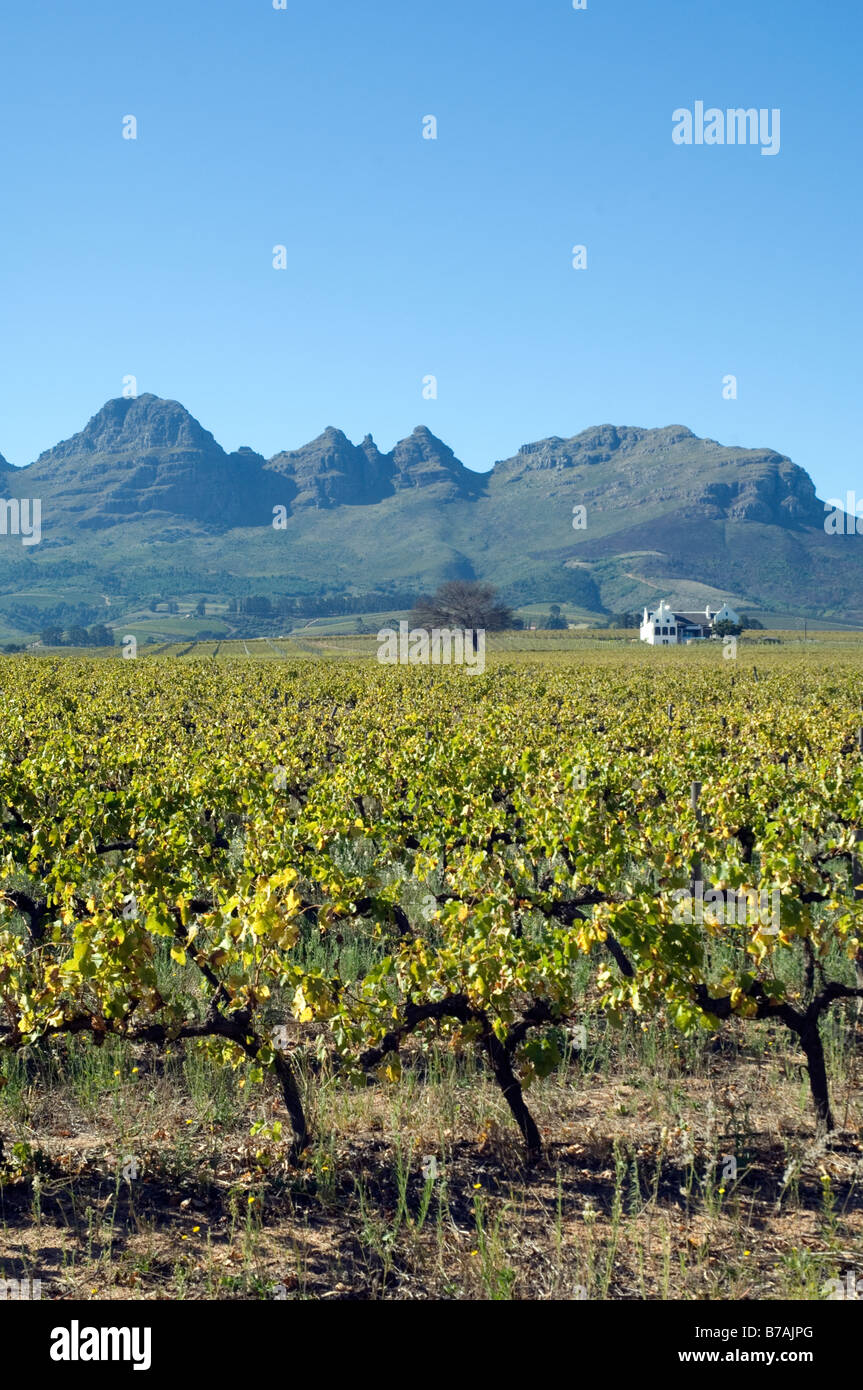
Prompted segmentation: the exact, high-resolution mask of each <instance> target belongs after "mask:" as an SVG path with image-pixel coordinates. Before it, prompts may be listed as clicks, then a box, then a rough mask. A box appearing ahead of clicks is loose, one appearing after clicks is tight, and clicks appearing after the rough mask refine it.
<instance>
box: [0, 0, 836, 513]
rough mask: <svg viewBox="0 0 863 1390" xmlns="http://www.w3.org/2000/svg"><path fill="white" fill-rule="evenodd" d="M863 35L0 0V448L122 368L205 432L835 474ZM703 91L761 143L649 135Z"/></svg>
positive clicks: (571, 19)
mask: <svg viewBox="0 0 863 1390" xmlns="http://www.w3.org/2000/svg"><path fill="white" fill-rule="evenodd" d="M861 39H863V17H861V6H860V5H859V3H857V0H854V3H852V0H838V2H837V3H834V4H831V5H823V4H816V3H815V0H811V3H809V2H808V0H807V2H804V0H758V3H757V4H754V3H753V0H723V3H714V4H708V3H705V0H662V2H660V0H657V2H656V3H651V0H588V8H587V10H586V11H574V10H573V8H572V0H434V3H429V0H367V2H366V3H358V0H287V9H286V10H284V11H279V10H274V9H273V8H272V0H183V2H182V4H178V3H177V0H141V3H138V4H135V5H124V4H121V3H118V2H117V0H84V3H83V4H82V5H74V6H73V5H70V4H69V3H68V0H64V3H60V0H43V2H42V3H39V4H33V3H27V4H25V3H23V0H9V3H8V4H7V5H5V6H4V7H3V12H2V18H0V122H2V138H0V187H2V190H3V217H2V222H0V246H2V256H0V323H2V329H3V331H2V335H0V452H2V453H3V454H5V455H6V457H7V458H9V459H10V461H11V462H14V463H17V464H23V463H26V462H29V461H30V460H31V459H32V458H34V457H35V456H36V455H37V454H38V453H39V452H40V451H41V450H42V449H45V448H48V447H49V446H50V445H52V444H54V443H56V442H57V441H58V440H59V439H61V438H66V437H68V436H69V435H70V434H72V433H74V432H75V431H76V430H78V429H79V428H81V427H82V426H83V425H84V423H85V422H86V420H87V419H88V418H89V416H91V415H92V414H94V413H95V412H96V410H97V409H99V407H100V406H101V405H102V404H103V402H104V401H105V400H107V399H109V398H110V397H112V396H118V395H120V394H121V391H122V384H123V378H124V377H125V376H126V375H127V374H132V375H134V376H135V377H136V378H137V383H138V389H139V391H140V392H144V391H154V392H156V393H157V394H159V395H163V396H168V397H172V398H175V399H177V400H180V401H182V402H183V404H184V405H186V406H187V407H188V408H189V409H190V410H191V411H192V413H193V414H194V415H196V416H197V417H198V419H200V420H201V422H202V423H203V424H204V425H205V426H206V427H207V428H208V429H210V430H212V431H213V433H214V434H215V436H216V438H217V439H218V440H219V441H220V443H222V444H223V445H224V446H225V447H226V448H229V449H232V448H236V447H238V446H239V445H242V444H248V445H251V446H252V447H254V448H256V449H259V450H260V451H261V452H263V453H265V454H267V455H270V454H272V453H274V452H276V451H277V450H278V449H282V448H291V447H296V446H298V445H299V444H302V443H304V442H305V441H307V440H308V439H310V438H312V437H313V436H315V435H316V434H318V433H320V431H321V430H322V429H323V428H324V427H325V426H326V425H328V424H334V425H337V426H339V427H341V428H342V429H344V430H345V431H346V432H347V433H348V434H349V435H350V436H351V437H352V438H354V439H359V438H361V437H362V435H363V434H365V433H366V432H367V431H370V432H371V433H372V434H373V435H374V437H375V439H376V440H377V442H378V444H379V445H380V446H381V448H384V449H388V448H390V447H391V446H392V444H393V443H394V442H395V440H396V439H398V438H399V437H402V436H404V435H406V434H408V433H409V432H410V430H411V429H412V428H413V427H414V426H415V425H416V424H418V423H424V424H427V425H428V426H429V427H430V428H431V429H433V430H434V431H435V433H437V434H439V435H440V436H441V437H442V438H443V439H445V440H446V441H447V442H448V443H449V444H450V445H451V446H452V447H453V448H454V450H455V452H456V453H457V454H458V455H459V457H460V458H462V459H463V460H464V462H465V463H466V464H468V466H470V467H472V468H480V469H481V468H486V467H488V466H490V465H491V463H492V462H493V461H494V460H495V459H497V458H504V457H508V456H509V455H510V454H512V453H514V452H515V451H516V449H517V448H518V447H519V446H520V445H521V444H522V443H524V442H526V441H528V440H534V439H538V438H542V437H544V436H546V435H549V434H561V435H570V434H575V433H577V432H578V431H579V430H582V429H585V428H587V427H588V426H589V425H593V424H600V423H603V422H606V421H610V422H612V423H614V424H621V425H624V424H627V425H644V426H654V425H665V424H671V423H682V424H686V425H688V426H689V427H690V428H691V429H693V430H695V432H696V433H698V434H703V435H708V436H711V437H712V438H715V439H719V440H721V441H722V442H724V443H730V444H743V445H749V446H770V447H773V448H776V449H778V450H780V451H781V452H783V453H787V454H790V455H791V457H793V458H794V460H795V461H796V462H798V463H800V464H802V465H803V466H804V467H806V468H807V469H808V470H809V471H810V473H811V474H812V476H813V478H814V479H815V481H816V483H817V485H818V487H819V491H820V492H821V494H822V495H833V494H834V493H837V492H843V493H844V491H845V490H846V489H847V488H854V487H855V486H856V487H857V490H858V492H861V491H863V476H861V467H860V462H861V460H860V449H859V440H860V437H861V407H860V400H861V396H863V393H861V389H860V382H861V355H860V348H859V319H860V310H861V294H860V290H861V269H860V263H861V256H860V249H859V229H860V225H861V183H860V158H859V142H860V110H859V102H858V98H857V95H856V93H857V91H858V90H859V81H858V63H859V53H860V51H861ZM698 100H703V101H704V102H705V103H706V105H707V106H711V105H715V106H717V107H719V108H723V109H724V108H727V107H729V106H732V107H733V106H745V107H750V106H751V107H756V108H759V109H760V108H762V107H764V108H770V109H772V108H775V107H778V108H779V109H780V110H781V150H780V153H779V154H778V155H776V156H775V157H765V156H763V155H762V154H761V152H760V149H759V148H757V147H743V148H741V147H734V146H724V147H706V146H702V147H697V146H691V147H681V146H676V145H675V144H674V143H673V142H672V139H671V129H672V119H671V118H672V112H673V111H674V110H675V109H676V108H680V107H690V108H692V107H693V106H694V103H695V102H696V101H698ZM129 114H132V115H135V116H136V118H137V121H138V138H137V140H135V141H131V140H124V139H123V138H122V120H123V117H124V116H126V115H129ZM426 115H435V116H436V117H437V120H438V123H439V129H438V139H437V140H436V141H431V140H423V139H422V118H423V117H424V116H426ZM577 243H578V244H585V245H586V246H587V248H588V267H587V269H586V270H583V271H576V270H574V269H573V268H572V264H571V261H572V256H571V248H572V247H573V245H574V244H577ZM277 244H283V245H284V246H286V248H287V263H288V264H287V269H286V270H274V269H273V266H272V253H273V247H274V245H277ZM429 374H432V375H434V376H436V377H437V379H438V392H439V394H438V399H437V400H434V401H429V400H424V399H423V398H422V382H423V378H424V377H425V376H427V375H429ZM726 374H734V375H736V376H737V378H738V383H739V384H738V392H739V394H738V399H737V400H736V401H729V400H723V398H722V382H723V378H724V377H725V376H726Z"/></svg>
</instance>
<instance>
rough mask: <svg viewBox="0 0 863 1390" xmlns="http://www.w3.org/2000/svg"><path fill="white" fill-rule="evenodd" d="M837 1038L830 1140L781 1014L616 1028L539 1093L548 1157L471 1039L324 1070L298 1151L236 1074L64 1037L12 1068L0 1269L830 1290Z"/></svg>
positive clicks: (845, 1129) (111, 1276)
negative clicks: (532, 1146) (310, 1139)
mask: <svg viewBox="0 0 863 1390" xmlns="http://www.w3.org/2000/svg"><path fill="white" fill-rule="evenodd" d="M837 1037H839V1040H840V1041H839V1042H838V1043H837V1042H835V1041H834V1047H833V1074H834V1087H833V1091H834V1107H835V1110H836V1113H837V1121H838V1123H839V1124H840V1126H841V1128H840V1129H839V1131H838V1132H837V1133H836V1134H835V1135H833V1136H832V1137H831V1138H830V1140H829V1141H828V1142H826V1143H825V1142H816V1141H815V1139H814V1130H813V1123H812V1117H811V1112H810V1110H809V1104H808V1094H807V1087H806V1084H805V1078H804V1076H803V1073H802V1068H801V1059H800V1058H799V1056H797V1054H796V1053H794V1052H793V1050H788V1048H787V1046H786V1044H785V1041H784V1038H783V1036H782V1034H781V1033H777V1034H772V1033H771V1034H769V1035H768V1036H767V1037H765V1035H764V1034H763V1033H761V1032H759V1033H757V1034H756V1033H755V1032H754V1031H753V1032H752V1033H746V1032H745V1028H744V1026H741V1028H740V1029H739V1030H738V1032H737V1033H736V1034H733V1035H732V1036H730V1037H727V1036H725V1035H723V1039H722V1041H721V1043H720V1040H719V1039H716V1040H710V1039H709V1038H699V1039H696V1040H694V1041H692V1040H680V1039H679V1038H677V1037H676V1036H675V1035H672V1034H671V1033H667V1034H666V1033H665V1032H662V1033H660V1034H656V1033H653V1032H651V1034H650V1035H647V1036H643V1037H639V1035H638V1033H637V1031H636V1029H635V1028H634V1027H633V1028H631V1029H629V1030H628V1031H627V1034H626V1036H625V1037H620V1038H612V1037H605V1036H602V1035H600V1036H599V1037H598V1038H597V1039H595V1040H594V1043H595V1045H594V1048H593V1051H592V1052H591V1051H590V1050H588V1053H587V1054H586V1055H585V1057H584V1058H583V1059H582V1060H581V1061H579V1060H570V1062H569V1064H568V1065H567V1066H565V1067H563V1068H561V1069H560V1071H559V1072H558V1073H557V1074H556V1075H555V1076H553V1077H551V1078H549V1079H548V1080H547V1081H545V1082H542V1083H539V1084H538V1085H537V1086H535V1087H534V1089H533V1090H532V1091H531V1092H530V1093H529V1099H530V1102H531V1106H532V1108H533V1111H534V1114H535V1117H536V1119H537V1122H538V1124H539V1125H540V1128H541V1130H542V1132H543V1137H544V1140H545V1143H546V1152H545V1156H544V1158H543V1160H542V1161H541V1162H540V1163H538V1164H536V1165H533V1166H532V1167H528V1166H526V1164H525V1162H524V1159H523V1155H522V1151H521V1146H520V1142H519V1137H518V1134H517V1132H516V1131H515V1129H514V1128H513V1126H512V1124H511V1121H510V1120H509V1117H508V1112H507V1111H506V1108H505V1106H504V1105H503V1102H502V1100H501V1099H500V1097H499V1095H498V1094H497V1092H496V1091H495V1089H494V1087H493V1085H492V1084H491V1082H490V1081H489V1079H488V1078H487V1077H486V1076H485V1075H484V1073H483V1072H482V1071H481V1070H478V1069H477V1068H476V1067H475V1066H474V1065H473V1062H472V1061H471V1060H470V1059H460V1060H459V1059H455V1058H453V1057H452V1056H451V1055H442V1054H439V1053H436V1052H435V1051H434V1050H432V1051H431V1052H429V1053H426V1054H419V1053H417V1054H415V1055H414V1058H413V1063H414V1064H413V1065H411V1064H410V1063H409V1064H408V1065H406V1068H405V1074H404V1078H403V1080H402V1082H401V1083H400V1084H399V1085H397V1086H395V1087H392V1086H384V1085H375V1086H370V1087H369V1088H368V1089H362V1090H356V1089H355V1090H350V1089H345V1088H344V1087H343V1086H341V1085H339V1086H336V1085H335V1084H334V1082H333V1080H332V1078H328V1077H327V1076H326V1075H325V1074H323V1075H320V1076H318V1077H316V1078H315V1079H314V1081H313V1084H312V1085H311V1086H310V1087H309V1098H310V1102H311V1107H312V1116H313V1121H314V1129H315V1134H316V1136H317V1138H316V1140H315V1142H314V1144H313V1146H312V1147H311V1148H310V1149H309V1150H308V1152H307V1153H306V1155H305V1157H304V1159H303V1161H302V1163H301V1164H300V1165H299V1166H298V1167H292V1166H291V1165H290V1164H289V1163H288V1162H287V1160H286V1158H285V1151H286V1148H287V1145H286V1143H285V1142H284V1137H282V1138H277V1137H274V1136H273V1134H272V1132H271V1126H272V1123H273V1122H274V1121H276V1120H278V1118H279V1113H280V1112H279V1107H278V1104H277V1102H276V1101H275V1099H273V1098H272V1097H271V1096H270V1095H269V1093H268V1092H267V1091H265V1090H262V1089H261V1088H259V1087H254V1086H252V1085H251V1084H248V1085H247V1084H244V1083H245V1077H244V1074H243V1073H242V1072H238V1073H237V1074H235V1075H232V1076H226V1075H225V1074H224V1072H222V1071H220V1070H217V1069H215V1068H213V1066H212V1064H211V1063H210V1062H209V1061H208V1060H207V1059H206V1058H205V1057H203V1056H201V1055H200V1054H198V1053H196V1052H194V1051H190V1052H188V1053H182V1052H179V1051H178V1052H175V1053H174V1055H173V1056H172V1057H169V1058H166V1059H165V1058H160V1057H158V1056H157V1055H155V1054H152V1053H150V1052H148V1051H147V1050H141V1051H140V1052H139V1053H138V1054H137V1055H136V1056H135V1057H132V1056H130V1054H129V1053H128V1051H127V1052H124V1053H120V1052H119V1051H117V1052H116V1053H114V1052H112V1050H111V1047H110V1044H109V1045H108V1046H106V1047H104V1048H102V1049H97V1048H94V1047H93V1046H92V1045H90V1044H85V1043H83V1042H81V1043H78V1044H76V1045H74V1046H73V1045H72V1044H71V1043H70V1044H69V1046H68V1048H67V1049H66V1051H65V1053H58V1055H56V1056H55V1057H54V1058H53V1060H52V1061H51V1063H50V1065H49V1064H48V1063H47V1062H46V1061H45V1060H44V1059H43V1060H42V1061H40V1062H39V1063H36V1062H31V1063H30V1064H29V1065H27V1066H25V1065H24V1064H22V1063H20V1062H16V1063H14V1064H13V1065H12V1068H11V1070H10V1073H9V1082H8V1085H7V1087H6V1089H5V1091H4V1092H3V1098H2V1109H0V1132H2V1133H3V1134H4V1138H5V1159H4V1164H3V1167H2V1169H0V1172H2V1187H0V1276H2V1277H5V1278H13V1277H15V1278H27V1277H30V1278H41V1280H42V1296H43V1298H46V1297H55V1298H94V1299H110V1298H130V1297H132V1298H142V1299H152V1298H163V1299H165V1298H166V1299H177V1298H186V1299H189V1298H193V1299H194V1298H219V1299H226V1298H227V1299H230V1298H240V1299H270V1298H285V1299H292V1298H327V1299H333V1298H335V1299H377V1298H385V1299H454V1298H473V1299H548V1298H565V1299H571V1298H580V1297H588V1298H603V1299H672V1298H675V1299H676V1298H683V1299H740V1298H757V1299H775V1298H802V1299H811V1298H817V1297H819V1294H820V1292H821V1291H822V1290H823V1287H824V1284H825V1282H826V1280H827V1279H831V1278H840V1279H842V1278H844V1276H845V1272H846V1270H848V1269H853V1270H855V1271H856V1272H857V1277H860V1274H861V1273H863V1201H861V1194H863V1142H861V1133H863V1123H861V1122H863V1103H861V1102H863V1095H861V1088H860V1084H859V1080H860V1075H861V1063H863V1037H861V1036H860V1035H859V1034H858V1036H857V1037H855V1036H854V1034H853V1032H852V1030H851V1029H850V1026H848V1024H847V1023H846V1027H845V1032H844V1034H842V1033H841V1030H839V1033H838V1034H837ZM840 1043H841V1046H840ZM755 1049H757V1050H755ZM299 1052H300V1049H297V1054H296V1055H297V1056H299ZM406 1060H408V1059H406ZM133 1067H134V1068H137V1070H133ZM255 1123H257V1124H259V1125H260V1124H263V1125H264V1126H265V1128H264V1130H263V1131H261V1132H259V1133H258V1134H257V1135H254V1136H253V1135H250V1128H251V1126H252V1125H253V1124H255ZM732 1155H733V1156H734V1158H735V1160H736V1163H737V1178H736V1180H734V1179H733V1178H732V1177H728V1176H727V1177H726V1178H725V1180H723V1178H722V1173H723V1171H725V1172H726V1173H727V1172H728V1166H727V1160H728V1158H729V1157H730V1156H732ZM131 1158H134V1160H135V1162H136V1164H137V1176H133V1175H132V1171H131V1170H130V1168H129V1160H130V1159H131ZM431 1158H433V1159H434V1160H435V1164H436V1165H437V1176H430V1177H424V1174H423V1168H424V1165H425V1166H426V1172H427V1173H428V1172H433V1167H432V1168H429V1167H428V1160H429V1159H431ZM124 1169H125V1171H126V1176H124ZM822 1296H823V1295H822Z"/></svg>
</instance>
